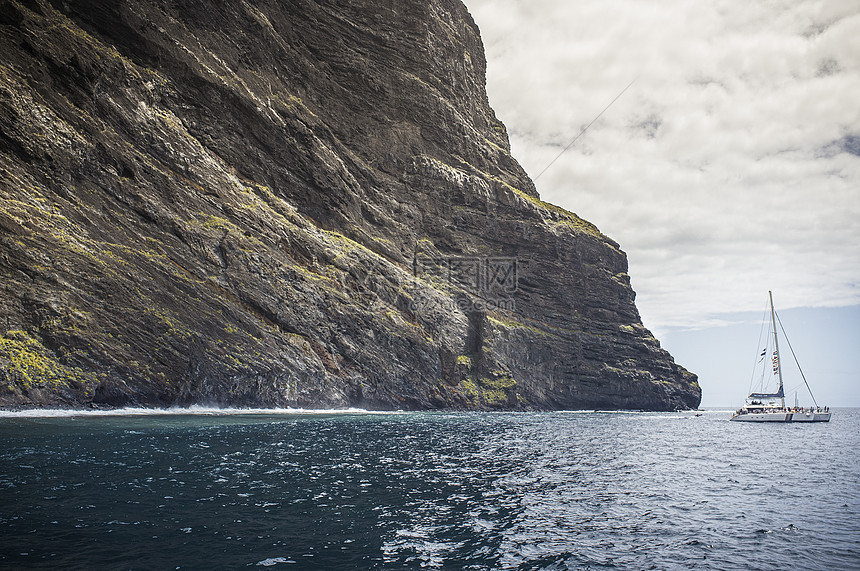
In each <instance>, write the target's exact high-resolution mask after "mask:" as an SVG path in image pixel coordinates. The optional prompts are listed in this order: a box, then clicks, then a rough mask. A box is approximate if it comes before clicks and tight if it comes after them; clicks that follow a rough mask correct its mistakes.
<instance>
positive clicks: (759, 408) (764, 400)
mask: <svg viewBox="0 0 860 571" xmlns="http://www.w3.org/2000/svg"><path fill="white" fill-rule="evenodd" d="M767 295H768V300H769V302H770V325H771V329H772V330H773V339H772V341H773V357H772V361H773V367H772V370H773V376H776V377H777V378H778V379H779V389H778V390H777V391H776V392H775V393H766V392H754V393H751V394H750V396H748V397H747V400H746V404H744V406H742V407H741V408H740V409H739V410H738V411H737V412H736V413H735V414H734V415H733V416H732V418H731V419H730V420H735V421H739V422H830V409H829V408H828V407H820V406H818V403H817V402H816V401H815V397H814V396H813V395H812V389H810V388H809V383H807V382H806V376H805V375H804V374H803V370H801V369H800V363H798V362H797V357H796V356H795V355H794V349H792V348H791V343H790V342H789V341H788V336H786V335H785V330H784V329H782V333H783V336H785V340H786V342H787V343H788V348H789V349H790V350H791V355H792V356H793V357H794V362H795V363H796V364H797V369H798V370H799V371H800V376H801V377H803V382H804V384H806V389H807V390H808V391H809V396H810V397H812V402H813V404H814V406H812V407H809V408H800V407H798V406H797V404H796V403H795V406H793V407H787V406H785V390H784V389H783V385H782V363H781V362H780V360H779V336H778V335H777V328H776V324H777V322H778V321H777V319H778V318H777V315H776V311H775V310H774V308H773V294H772V293H771V292H767ZM779 325H780V328H782V323H781V322H780V323H779ZM768 338H770V335H768ZM768 349H770V347H766V348H765V349H764V350H763V351H762V352H761V354H760V355H759V359H758V362H759V363H761V362H762V361H763V360H764V358H765V357H766V356H767V354H768ZM766 369H767V367H765V370H766ZM764 376H765V374H764V372H763V373H762V383H761V386H762V387H764V386H765V382H764V380H765V379H764Z"/></svg>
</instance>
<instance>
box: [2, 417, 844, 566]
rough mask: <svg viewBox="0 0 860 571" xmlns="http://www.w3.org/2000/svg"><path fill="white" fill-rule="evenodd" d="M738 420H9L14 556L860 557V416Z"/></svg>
mask: <svg viewBox="0 0 860 571" xmlns="http://www.w3.org/2000/svg"><path fill="white" fill-rule="evenodd" d="M191 412H194V414H192V413H191ZM729 416H730V414H729V413H728V412H727V411H706V412H704V413H703V414H701V415H696V414H694V413H621V412H619V413H601V412H588V413H582V412H578V413H393V414H368V413H364V412H361V411H346V412H340V413H338V412H333V411H332V412H327V413H317V414H307V413H302V412H299V411H281V412H274V411H259V412H253V411H243V412H239V411H233V413H230V414H228V413H218V412H217V411H216V412H212V411H208V412H206V411H202V412H201V411H190V412H188V411H187V412H182V411H179V412H176V411H174V412H173V413H171V414H157V413H153V412H152V411H150V412H149V413H148V414H135V413H134V412H133V411H126V412H125V413H120V414H113V415H104V414H103V415H83V414H72V413H68V414H61V415H41V416H40V415H34V414H30V415H27V414H5V415H0V534H2V535H0V568H8V569H23V568H27V569H167V568H170V569H199V568H216V569H236V568H243V567H253V568H257V567H275V568H296V569H299V568H301V569H416V568H430V569H433V568H439V569H726V570H735V569H783V568H787V567H800V568H806V569H857V568H860V464H858V461H857V453H858V452H857V451H858V450H860V409H837V410H836V412H835V414H834V416H833V420H832V422H830V423H828V424H815V425H798V424H788V425H779V426H776V425H754V424H746V423H730V422H729V421H728V418H729Z"/></svg>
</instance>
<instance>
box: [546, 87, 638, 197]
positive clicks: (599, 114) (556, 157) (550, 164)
mask: <svg viewBox="0 0 860 571" xmlns="http://www.w3.org/2000/svg"><path fill="white" fill-rule="evenodd" d="M637 79H638V78H635V77H634V78H633V81H631V82H630V83H628V84H627V87H625V88H624V89H622V90H621V93H619V94H618V95H616V96H615V99H613V100H612V101H610V102H609V105H607V106H606V107H604V108H603V111H601V112H600V113H598V114H597V117H595V118H594V119H592V120H591V123H589V124H588V125H586V126H585V127H583V128H582V131H580V132H579V134H578V135H577V136H576V137H574V138H573V139H572V140H571V141H570V142H569V143H568V144H567V146H566V147H565V148H563V149H562V150H561V152H560V153H559V154H557V155H556V156H555V158H554V159H553V160H551V161H550V162H549V164H548V165H546V166H545V167H544V168H543V170H542V171H540V172H539V173H538V175H537V176H536V177H535V178H534V182H537V179H539V178H540V177H541V175H542V174H543V173H545V172H546V171H547V170H548V169H549V167H551V166H552V165H553V164H555V161H557V160H558V159H560V158H561V155H563V154H564V153H566V152H567V150H568V149H569V148H571V147H572V146H573V144H574V143H575V142H576V141H577V140H579V138H580V137H581V136H582V135H583V134H585V132H586V131H588V128H589V127H591V126H592V125H594V123H595V122H596V121H597V120H598V119H600V116H601V115H603V114H604V113H606V111H607V110H608V109H609V108H610V107H612V104H613V103H615V102H616V101H618V99H619V98H620V97H621V96H622V95H624V92H625V91H627V90H628V89H630V86H631V85H633V84H634V83H635V82H636V80H637Z"/></svg>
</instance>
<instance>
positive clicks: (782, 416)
mask: <svg viewBox="0 0 860 571" xmlns="http://www.w3.org/2000/svg"><path fill="white" fill-rule="evenodd" d="M729 420H733V421H735V422H830V413H829V412H813V413H805V412H748V413H745V414H736V415H734V416H733V417H732V418H730V419H729Z"/></svg>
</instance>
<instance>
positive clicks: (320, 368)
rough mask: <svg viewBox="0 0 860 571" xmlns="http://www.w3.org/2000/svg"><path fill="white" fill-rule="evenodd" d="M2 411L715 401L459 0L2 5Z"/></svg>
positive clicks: (43, 0) (37, 1) (647, 405)
mask: <svg viewBox="0 0 860 571" xmlns="http://www.w3.org/2000/svg"><path fill="white" fill-rule="evenodd" d="M0 54H2V60H0V181H2V183H0V195H2V203H0V268H2V275H0V288H2V295H0V334H2V335H0V404H2V405H3V406H24V407H26V406H45V405H48V406H86V405H94V406H128V405H146V406H170V405H186V404H193V403H201V404H219V405H234V406H260V405H268V406H299V407H341V406H357V407H366V408H374V409H429V408H450V409H488V408H504V409H557V408H568V409H579V408H589V409H591V408H599V409H615V408H636V409H639V408H642V409H652V410H669V409H674V408H678V407H684V408H686V407H696V406H698V404H699V401H700V390H699V387H698V385H697V383H696V377H695V375H692V374H691V373H688V372H687V371H685V370H684V369H683V368H682V367H680V366H678V365H676V364H675V363H674V361H673V359H672V358H671V356H670V355H669V354H668V353H667V352H666V351H664V350H662V349H661V348H660V345H659V342H658V341H657V340H656V339H654V338H653V337H652V336H651V334H650V333H649V332H648V331H647V330H646V329H645V328H644V327H643V326H642V323H641V320H640V318H639V315H638V312H637V310H636V307H635V305H634V295H635V294H634V292H633V291H632V289H631V288H630V283H629V279H628V276H627V273H626V272H627V261H626V256H625V254H624V253H623V252H622V251H621V250H620V249H619V246H618V244H616V243H615V242H613V241H612V240H610V239H609V238H607V237H606V236H604V235H602V234H601V233H600V232H599V231H598V230H597V229H596V228H595V227H594V226H592V225H591V224H589V223H588V222H585V221H584V220H581V219H580V218H578V217H577V216H576V215H574V214H572V213H569V212H567V211H565V210H563V209H561V208H558V207H556V206H553V205H550V204H547V203H544V202H542V201H541V200H540V199H539V198H538V196H537V193H536V191H535V188H534V185H533V184H532V182H531V181H530V180H529V179H528V177H527V176H526V174H525V173H524V171H523V170H522V169H521V168H520V166H519V165H518V164H517V162H516V161H515V160H514V159H513V158H512V157H511V155H510V151H509V146H508V139H507V134H506V131H505V127H504V125H502V123H501V122H499V121H498V120H497V119H496V118H495V115H494V113H493V111H492V110H491V109H490V107H489V104H488V102H487V97H486V94H485V88H484V83H485V60H484V55H483V48H482V44H481V40H480V36H479V33H478V29H477V27H476V26H475V24H474V22H473V21H472V19H471V16H470V15H469V14H468V12H467V10H466V8H465V7H464V6H463V5H462V4H461V3H460V2H459V1H457V0H420V1H419V0H396V1H395V0H316V1H314V0H280V1H277V2H275V1H271V0H268V1H267V0H246V1H242V2H214V1H207V0H176V1H173V2H164V3H159V2H156V1H154V0H152V1H148V0H121V1H119V2H98V1H94V0H64V1H60V0H57V1H55V2H48V1H47V0H19V1H8V0H2V1H0Z"/></svg>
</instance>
